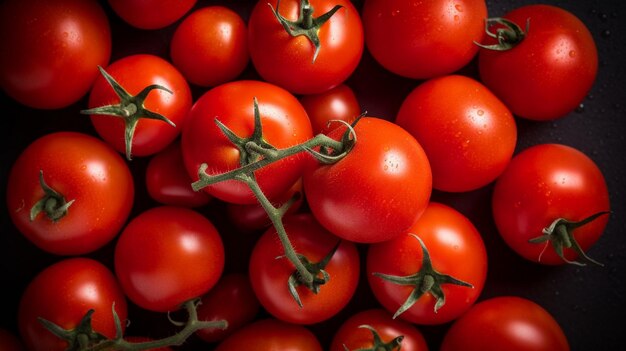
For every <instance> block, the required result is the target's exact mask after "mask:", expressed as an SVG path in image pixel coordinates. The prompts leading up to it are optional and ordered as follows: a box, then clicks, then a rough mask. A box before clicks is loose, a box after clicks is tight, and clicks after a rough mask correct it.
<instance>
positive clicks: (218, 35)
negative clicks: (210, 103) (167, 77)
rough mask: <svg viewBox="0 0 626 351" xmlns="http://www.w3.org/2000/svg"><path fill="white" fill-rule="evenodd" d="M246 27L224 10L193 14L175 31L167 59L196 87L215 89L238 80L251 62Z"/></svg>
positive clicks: (216, 7) (198, 11) (205, 8)
mask: <svg viewBox="0 0 626 351" xmlns="http://www.w3.org/2000/svg"><path fill="white" fill-rule="evenodd" d="M247 40H248V32H247V28H246V23H245V22H244V21H243V19H242V18H241V17H240V16H239V15H238V14H237V13H236V12H234V11H232V10H231V9H229V8H227V7H223V6H207V7H204V8H201V9H199V10H196V11H194V12H192V13H191V14H190V15H189V16H187V17H186V18H185V19H184V20H183V21H182V22H181V23H180V25H178V27H177V28H176V31H175V32H174V35H173V37H172V41H171V43H170V56H171V58H172V62H173V63H174V66H176V67H177V68H178V69H179V70H180V72H181V73H182V74H183V75H184V76H185V78H186V79H187V80H188V81H189V82H190V83H192V84H195V85H199V86H204V87H208V86H217V85H220V84H223V83H226V82H228V81H231V80H234V79H235V78H237V76H238V75H239V74H241V72H243V70H244V69H245V68H246V66H247V64H248V61H249V60H250V54H249V53H248V41H247Z"/></svg>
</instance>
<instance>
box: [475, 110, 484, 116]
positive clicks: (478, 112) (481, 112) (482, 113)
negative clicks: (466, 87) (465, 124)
mask: <svg viewBox="0 0 626 351" xmlns="http://www.w3.org/2000/svg"><path fill="white" fill-rule="evenodd" d="M476 113H477V114H478V115H479V116H482V115H484V114H485V111H483V110H478V111H477V112H476Z"/></svg>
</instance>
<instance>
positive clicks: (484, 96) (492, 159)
mask: <svg viewBox="0 0 626 351" xmlns="http://www.w3.org/2000/svg"><path fill="white" fill-rule="evenodd" d="M451 101H454V103H451ZM396 123H397V124H399V125H400V126H401V127H403V128H404V129H406V130H407V131H408V132H409V133H411V134H412V135H413V136H414V137H415V139H417V141H418V142H419V143H420V145H422V147H423V148H424V151H426V155H428V160H429V161H430V165H431V167H432V172H433V188H435V189H438V190H442V191H449V192H464V191H470V190H475V189H478V188H481V187H483V186H486V185H487V184H489V183H491V182H492V181H494V180H495V179H496V177H497V176H498V175H500V174H501V173H502V172H503V171H504V169H505V168H506V165H507V164H508V163H509V161H510V160H511V157H512V156H513V152H514V151H515V145H516V142H517V126H516V123H515V120H514V118H513V115H512V114H511V112H510V111H509V109H508V108H507V107H506V106H505V105H504V104H503V103H502V102H501V101H500V100H499V99H498V98H497V97H496V96H495V95H494V94H493V93H491V92H490V91H489V89H487V88H486V87H485V86H484V85H482V84H481V83H480V82H478V81H476V80H474V79H472V78H469V77H465V76H461V75H449V76H445V77H438V78H433V79H431V80H428V81H426V82H424V83H422V84H420V85H419V86H418V87H417V88H415V89H414V90H413V91H412V92H411V93H410V94H409V95H408V96H407V97H406V98H405V99H404V101H403V103H402V105H401V107H400V110H399V112H398V115H397V116H396Z"/></svg>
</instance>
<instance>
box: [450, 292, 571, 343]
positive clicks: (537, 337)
mask: <svg viewBox="0 0 626 351" xmlns="http://www.w3.org/2000/svg"><path fill="white" fill-rule="evenodd" d="M569 349H570V348H569V345H568V343H567V339H566V337H565V334H564V333H563V330H562V329H561V327H560V326H559V324H558V323H557V321H556V320H554V318H553V317H552V316H551V315H550V313H548V311H546V310H545V309H543V307H541V306H539V305H538V304H536V303H534V302H532V301H530V300H527V299H524V298H521V297H513V296H501V297H495V298H491V299H488V300H484V301H481V302H479V303H477V304H476V305H474V307H472V308H471V309H470V310H469V311H468V312H467V313H465V314H464V315H463V316H461V318H459V319H458V320H456V321H455V322H454V324H452V327H451V328H450V329H449V330H448V332H447V333H446V335H445V337H444V339H443V343H442V345H441V351H459V350H463V351H496V350H497V351H500V350H511V351H569Z"/></svg>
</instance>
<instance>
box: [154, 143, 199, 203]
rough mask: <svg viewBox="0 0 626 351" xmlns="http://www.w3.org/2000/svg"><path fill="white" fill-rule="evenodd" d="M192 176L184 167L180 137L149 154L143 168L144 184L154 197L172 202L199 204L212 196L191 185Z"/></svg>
mask: <svg viewBox="0 0 626 351" xmlns="http://www.w3.org/2000/svg"><path fill="white" fill-rule="evenodd" d="M191 182H192V181H191V177H190V176H189V174H188V173H187V170H186V169H185V164H184V162H183V153H182V149H181V147H180V142H179V141H174V142H172V144H170V145H169V146H167V147H166V148H165V149H164V150H162V151H160V152H158V153H156V154H155V155H153V156H152V158H151V159H150V161H149V162H148V166H147V168H146V187H147V188H148V194H149V195H150V197H151V198H152V199H154V200H155V201H157V202H159V203H161V204H164V205H171V206H182V207H200V206H204V205H206V204H208V203H209V202H210V201H211V197H210V196H209V194H207V193H206V192H204V191H194V190H193V189H192V188H191Z"/></svg>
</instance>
